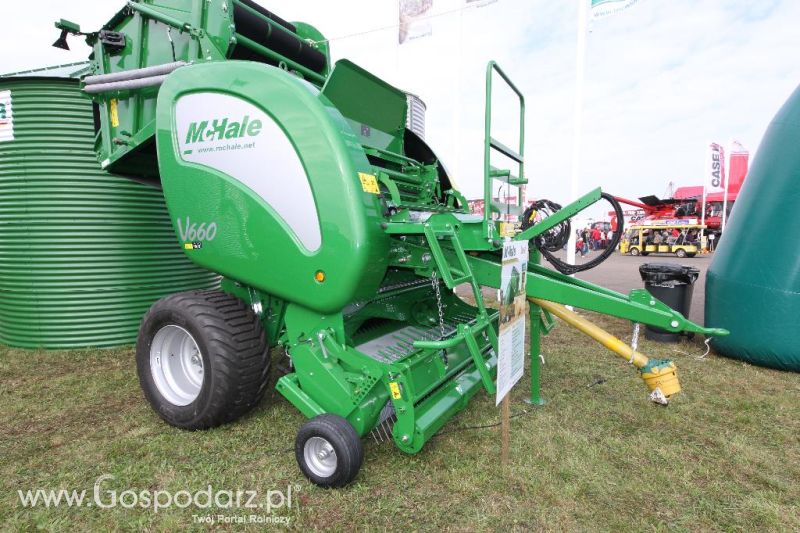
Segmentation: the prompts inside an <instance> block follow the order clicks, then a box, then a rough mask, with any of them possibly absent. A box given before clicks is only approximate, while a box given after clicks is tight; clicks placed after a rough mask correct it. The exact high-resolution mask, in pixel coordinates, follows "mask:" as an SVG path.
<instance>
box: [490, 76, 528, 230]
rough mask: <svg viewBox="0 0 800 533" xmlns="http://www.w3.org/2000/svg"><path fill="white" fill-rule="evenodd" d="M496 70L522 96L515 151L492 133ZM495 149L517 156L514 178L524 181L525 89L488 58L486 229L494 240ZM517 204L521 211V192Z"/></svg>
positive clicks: (512, 157)
mask: <svg viewBox="0 0 800 533" xmlns="http://www.w3.org/2000/svg"><path fill="white" fill-rule="evenodd" d="M495 72H497V74H498V75H499V76H500V78H501V79H502V80H503V81H504V82H505V83H506V85H508V87H509V88H510V89H511V90H512V91H514V93H516V95H517V97H518V98H519V150H516V151H515V150H514V149H513V148H509V147H507V146H506V145H504V144H503V143H501V142H500V141H498V140H497V139H495V138H493V137H492V79H493V78H494V73H495ZM492 150H497V151H498V152H500V153H501V154H504V155H506V156H507V157H509V158H510V159H512V160H514V161H515V162H516V163H517V164H518V165H519V172H518V173H517V175H516V177H515V178H516V179H515V180H514V181H516V182H517V183H516V184H518V185H522V184H524V183H525V162H524V157H523V154H524V153H525V97H524V96H523V95H522V91H520V90H519V89H518V88H517V86H516V85H514V82H512V81H511V78H509V77H508V75H507V74H506V73H505V72H503V69H501V68H500V66H499V65H498V64H497V63H496V62H495V61H489V63H488V64H487V65H486V110H485V135H484V145H483V231H484V235H486V238H487V239H488V240H493V239H494V238H495V235H494V224H493V223H492V210H493V205H492V203H493V198H492V179H493V178H494V177H496V174H497V170H498V169H495V168H493V167H492V165H491V153H492ZM510 174H511V172H510V171H509V177H508V178H506V183H510V184H512V185H515V183H511V180H510ZM505 205H508V204H505ZM517 207H518V209H517V211H519V212H520V213H521V208H522V195H521V194H518V195H517Z"/></svg>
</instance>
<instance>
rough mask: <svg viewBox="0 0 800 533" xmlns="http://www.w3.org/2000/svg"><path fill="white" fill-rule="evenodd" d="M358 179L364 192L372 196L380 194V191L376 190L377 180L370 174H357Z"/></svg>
mask: <svg viewBox="0 0 800 533" xmlns="http://www.w3.org/2000/svg"><path fill="white" fill-rule="evenodd" d="M358 178H359V179H360V180H361V188H362V189H364V192H368V193H372V194H380V193H381V190H380V189H379V188H378V178H376V177H375V176H373V175H372V174H366V173H364V172H359V173H358Z"/></svg>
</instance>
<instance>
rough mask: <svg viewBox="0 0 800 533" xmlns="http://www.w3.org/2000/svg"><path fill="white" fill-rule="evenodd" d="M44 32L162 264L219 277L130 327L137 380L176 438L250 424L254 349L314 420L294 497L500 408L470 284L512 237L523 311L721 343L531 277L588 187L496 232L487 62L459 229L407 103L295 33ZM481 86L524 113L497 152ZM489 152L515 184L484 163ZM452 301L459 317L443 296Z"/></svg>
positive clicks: (154, 24) (304, 433)
mask: <svg viewBox="0 0 800 533" xmlns="http://www.w3.org/2000/svg"><path fill="white" fill-rule="evenodd" d="M56 26H57V27H58V28H59V29H61V30H62V36H61V38H60V39H59V41H57V43H56V45H57V46H60V47H66V46H67V45H66V36H67V35H68V34H73V35H84V36H85V37H86V40H87V42H88V44H89V45H90V46H91V47H92V50H93V51H92V54H91V64H92V72H91V74H90V75H87V76H86V77H85V78H84V79H83V80H82V88H83V90H84V91H85V93H86V94H87V95H89V96H90V97H91V98H92V99H93V101H94V104H95V123H96V129H97V140H96V148H97V153H98V156H99V161H100V164H101V166H102V167H103V168H104V169H106V170H107V171H108V172H112V173H115V174H118V175H121V176H125V177H129V178H131V179H134V180H137V181H142V182H148V183H152V184H153V185H155V186H158V187H161V188H162V190H163V193H164V197H165V198H166V203H167V206H168V209H169V213H170V216H171V218H172V221H173V225H174V228H175V232H176V235H177V243H176V246H181V247H182V248H183V249H184V250H185V253H186V254H187V255H188V257H189V258H190V259H191V260H192V261H194V262H195V263H196V264H198V265H200V266H202V267H204V268H207V269H209V270H211V271H214V272H217V273H219V274H220V275H221V276H222V277H223V281H222V285H221V288H220V290H217V291H193V292H185V293H179V294H174V295H172V296H169V297H167V298H164V299H162V300H160V301H159V302H157V303H156V304H155V305H153V307H152V308H151V309H150V311H149V312H148V313H147V314H146V315H145V317H144V319H143V322H142V325H141V329H140V333H139V339H138V342H137V346H136V359H137V368H138V373H139V378H140V382H141V385H142V388H143V390H144V394H145V396H146V398H147V399H148V401H149V402H150V403H151V405H152V406H153V408H154V409H155V410H156V411H157V412H158V414H159V415H160V416H161V417H162V418H163V419H164V420H166V421H167V422H168V423H170V424H172V425H174V426H177V427H180V428H185V429H203V428H209V427H213V426H217V425H219V424H222V423H226V422H229V421H232V420H234V419H236V418H237V417H239V416H241V415H242V414H244V413H246V412H247V411H249V410H250V409H252V408H253V407H254V406H255V405H257V404H258V402H259V401H260V400H261V399H262V397H263V395H264V393H265V390H266V388H267V385H268V382H269V375H270V367H271V360H270V348H274V347H281V348H282V349H283V350H284V351H285V354H286V356H287V359H286V361H287V362H286V363H285V367H286V368H285V369H284V370H285V373H284V375H282V376H281V377H280V378H279V379H278V380H277V383H276V387H277V390H278V391H279V392H280V393H281V394H282V395H283V396H284V397H285V398H286V399H287V400H288V401H289V402H291V403H292V405H294V406H295V407H297V409H299V410H300V412H302V413H303V414H304V415H305V416H306V417H308V418H309V419H310V420H309V421H308V422H307V423H306V424H305V425H303V426H302V428H301V429H300V431H299V433H298V435H297V440H296V457H297V461H298V463H299V465H300V468H301V470H302V471H303V473H304V474H305V475H306V476H307V477H308V478H309V479H310V480H311V481H313V482H314V483H316V484H318V485H321V486H326V487H331V486H342V485H344V484H346V483H348V482H350V481H351V480H352V479H354V478H355V476H356V475H357V473H358V470H359V468H360V467H361V463H362V460H363V444H362V438H364V437H367V436H368V435H369V434H370V433H371V434H372V435H373V436H374V437H376V438H377V437H378V436H381V435H382V436H384V437H386V438H391V440H393V441H394V443H395V445H396V446H397V447H398V448H400V449H401V450H402V451H404V452H406V453H410V454H413V453H417V452H419V451H420V450H421V449H422V447H423V446H424V444H425V443H426V442H427V441H429V440H430V439H431V438H432V437H433V436H434V435H435V434H436V433H437V432H438V431H439V430H440V429H441V428H442V426H444V425H445V424H446V423H447V421H448V420H450V419H451V418H452V417H453V416H454V415H456V414H457V413H458V412H460V411H461V410H463V409H464V408H465V407H466V405H467V404H468V402H469V400H470V398H472V396H474V395H475V394H476V393H477V392H478V391H479V390H481V389H484V390H485V391H486V392H487V393H489V394H493V393H495V390H496V388H495V387H496V384H495V376H496V366H497V335H498V334H497V320H498V313H497V312H496V311H494V310H492V309H491V308H488V307H487V306H486V304H485V302H484V297H483V294H482V292H481V288H482V287H493V288H499V284H500V263H501V252H502V248H503V242H504V239H507V238H512V239H517V240H522V239H524V240H530V241H531V242H532V243H533V246H531V257H530V261H529V263H528V271H527V273H525V275H526V276H527V295H528V296H529V297H530V298H533V299H539V300H547V301H549V302H555V303H560V304H569V305H572V306H575V307H579V308H582V309H587V310H592V311H597V312H600V313H606V314H609V315H613V316H617V317H621V318H624V319H628V320H631V321H633V322H641V323H646V324H650V325H653V326H657V327H660V328H663V329H665V330H667V331H673V332H678V331H689V332H699V333H704V334H707V335H708V334H720V333H724V332H721V331H720V330H708V329H705V328H702V327H700V326H698V325H696V324H694V323H692V322H689V321H688V320H687V319H686V318H684V317H683V316H682V315H680V314H679V313H677V312H675V311H673V310H671V309H669V308H668V307H667V306H666V305H664V304H662V303H661V302H659V301H657V300H655V299H654V298H652V297H651V296H650V295H649V294H648V293H647V292H645V291H643V290H637V291H633V292H632V293H631V294H630V295H628V296H625V295H622V294H619V293H615V292H612V291H609V290H606V289H603V288H601V287H597V286H594V285H591V284H589V283H586V282H583V281H580V280H578V279H574V278H571V277H569V276H566V275H564V274H561V273H559V272H556V271H554V270H551V269H548V268H544V267H542V266H540V265H539V263H540V257H541V255H540V252H539V250H538V249H537V247H538V248H541V245H542V242H543V241H542V238H543V236H545V235H547V234H548V232H551V233H552V232H553V231H554V229H555V228H559V227H562V228H563V225H564V224H565V222H567V221H568V220H569V218H570V217H572V216H574V215H575V214H576V213H578V212H579V211H580V210H582V209H584V208H586V207H587V206H589V205H591V204H592V203H594V202H596V201H598V200H599V199H600V198H601V191H600V189H597V190H594V191H592V192H590V193H588V194H586V195H585V196H584V197H582V198H580V199H579V200H578V201H577V202H575V203H573V204H571V205H568V206H565V207H564V208H561V209H558V210H556V211H554V212H552V213H551V214H550V215H549V216H547V217H544V218H541V217H538V218H536V220H533V217H530V219H529V220H527V221H525V222H527V224H525V225H524V227H527V229H525V230H524V231H519V230H517V231H516V233H514V234H513V235H511V236H509V235H510V234H506V232H505V231H504V229H505V228H504V227H503V226H504V223H503V222H501V220H500V218H501V217H500V214H501V213H502V214H503V215H504V216H505V218H506V219H507V217H508V214H511V215H512V216H515V217H516V218H517V220H521V219H522V215H523V206H522V198H521V195H518V198H517V200H516V203H515V204H514V205H509V204H506V203H503V202H502V201H498V200H496V199H494V198H493V197H492V194H491V185H492V183H494V182H496V181H501V182H503V183H505V184H508V185H510V186H516V187H520V186H522V185H524V184H526V183H527V181H526V179H525V175H524V163H523V153H524V131H523V130H524V122H525V121H524V109H525V106H524V99H523V95H522V93H521V92H520V91H519V90H517V88H516V87H515V86H514V85H513V83H512V82H511V80H510V79H509V78H508V76H506V74H505V73H504V72H503V71H502V70H501V69H500V68H499V67H498V66H497V65H496V64H495V63H494V62H492V63H490V64H489V65H488V68H487V76H486V139H485V143H484V146H483V149H484V152H485V165H484V182H485V183H484V185H485V187H484V189H485V193H484V196H485V198H484V200H485V204H486V210H485V211H486V212H485V214H482V215H476V214H472V213H471V212H470V210H469V208H468V205H467V202H466V200H465V198H464V197H463V196H462V194H460V193H459V192H458V191H457V190H456V189H455V188H454V187H453V181H451V178H450V175H449V174H448V173H447V171H446V170H445V167H444V166H443V165H442V163H441V162H440V161H439V159H438V158H437V156H436V155H435V153H434V151H433V150H432V149H431V148H430V147H429V146H428V145H427V144H426V143H425V142H424V141H423V140H422V139H421V138H420V137H419V136H417V135H415V134H414V133H413V132H411V131H410V130H409V129H407V128H406V110H407V105H408V104H407V95H406V93H404V92H403V91H400V90H398V89H396V88H395V87H392V86H391V85H389V84H387V83H385V82H384V81H382V80H381V79H379V78H378V77H376V76H374V75H373V74H370V73H369V72H367V71H365V70H364V69H362V68H360V67H358V66H357V65H355V64H354V63H352V62H350V61H347V60H341V61H338V62H337V63H336V64H335V65H332V64H331V61H330V54H329V49H328V43H327V41H326V40H325V38H324V37H323V35H321V34H320V32H319V31H317V30H316V29H315V28H314V27H312V26H310V25H308V24H305V23H299V22H293V23H289V22H286V21H284V20H282V19H281V18H279V17H277V16H276V15H274V14H273V13H271V12H269V11H267V10H266V9H264V8H263V7H262V6H260V5H258V4H256V3H255V2H253V1H252V0H130V1H128V2H127V4H126V5H125V6H124V7H123V8H122V10H121V11H120V12H119V13H117V14H116V15H115V16H114V17H113V18H112V19H111V20H110V21H109V22H108V23H107V24H106V25H105V26H104V27H103V28H102V29H101V30H100V31H98V32H92V33H81V30H80V28H79V27H78V26H77V25H76V24H73V23H70V22H68V21H64V20H62V21H60V22H59V23H57V24H56ZM498 80H500V81H503V82H505V83H507V84H508V85H509V87H510V88H511V89H512V90H513V91H514V93H515V94H516V95H517V96H518V97H519V108H520V120H519V127H520V131H519V146H517V147H514V148H512V147H509V146H506V145H504V144H503V143H501V142H499V141H498V140H496V139H495V138H493V137H492V135H491V131H492V129H491V123H492V111H491V101H492V83H493V81H498ZM495 152H496V153H499V154H501V155H502V156H504V158H505V160H507V161H511V162H513V164H511V165H508V166H512V167H513V168H512V169H499V168H495V167H493V166H492V165H491V164H490V162H491V155H492V153H495ZM462 284H466V285H467V286H469V287H470V288H471V291H472V296H473V298H474V304H468V303H466V302H465V301H463V300H462V299H461V298H459V297H458V296H456V294H455V293H454V290H455V288H456V287H457V286H459V285H462ZM530 317H531V322H530V335H531V337H530V341H531V353H532V354H533V356H532V357H531V367H532V374H533V375H532V378H531V387H532V391H531V395H532V399H533V401H538V400H539V389H538V371H539V367H538V365H539V357H538V354H539V339H540V333H542V332H543V331H544V330H545V329H547V327H548V326H549V325H550V324H551V323H552V322H551V317H550V315H549V314H548V313H547V312H544V311H543V310H542V307H541V306H539V305H536V304H531V305H530ZM670 364H671V363H670ZM276 366H277V365H276ZM657 367H658V365H655V367H654V366H653V365H650V367H648V371H649V372H651V373H652V372H654V371H655V372H656V373H657V372H658V368H657ZM673 368H674V367H673ZM654 369H655V370H654ZM673 374H674V372H673Z"/></svg>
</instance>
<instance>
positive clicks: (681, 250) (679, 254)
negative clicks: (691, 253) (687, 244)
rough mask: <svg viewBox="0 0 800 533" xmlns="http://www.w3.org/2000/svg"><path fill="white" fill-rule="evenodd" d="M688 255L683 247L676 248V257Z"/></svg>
mask: <svg viewBox="0 0 800 533" xmlns="http://www.w3.org/2000/svg"><path fill="white" fill-rule="evenodd" d="M686 255H687V254H686V250H684V249H683V248H678V249H677V250H675V257H680V258H681V259H683V258H684V257H686Z"/></svg>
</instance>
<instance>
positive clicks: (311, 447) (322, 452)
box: [303, 437, 337, 478]
mask: <svg viewBox="0 0 800 533" xmlns="http://www.w3.org/2000/svg"><path fill="white" fill-rule="evenodd" d="M303 458H304V459H305V462H306V465H307V466H308V468H309V470H311V471H312V472H313V473H314V474H316V475H317V476H319V477H323V478H324V477H330V476H332V475H333V474H334V472H336V464H337V458H336V450H334V449H333V446H331V443H330V442H328V441H327V440H326V439H323V438H322V437H311V438H310V439H308V440H307V441H306V443H305V445H304V446H303Z"/></svg>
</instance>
